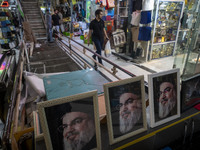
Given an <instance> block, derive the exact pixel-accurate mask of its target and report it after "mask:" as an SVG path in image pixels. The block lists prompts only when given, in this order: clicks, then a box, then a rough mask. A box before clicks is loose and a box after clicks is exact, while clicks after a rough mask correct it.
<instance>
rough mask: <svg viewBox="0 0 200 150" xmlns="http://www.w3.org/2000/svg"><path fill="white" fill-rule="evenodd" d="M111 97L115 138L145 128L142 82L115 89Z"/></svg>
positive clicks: (112, 90)
mask: <svg viewBox="0 0 200 150" xmlns="http://www.w3.org/2000/svg"><path fill="white" fill-rule="evenodd" d="M109 95H110V100H111V106H112V108H111V115H112V123H113V134H114V137H115V138H116V137H119V136H121V135H125V134H128V133H130V132H132V131H135V130H137V129H139V128H141V127H142V126H143V122H142V120H143V118H142V100H141V84H140V81H137V82H134V83H129V84H125V85H120V86H118V87H113V88H112V89H110V91H109Z"/></svg>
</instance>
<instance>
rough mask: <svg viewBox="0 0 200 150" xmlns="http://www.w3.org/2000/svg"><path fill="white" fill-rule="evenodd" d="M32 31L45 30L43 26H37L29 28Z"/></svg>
mask: <svg viewBox="0 0 200 150" xmlns="http://www.w3.org/2000/svg"><path fill="white" fill-rule="evenodd" d="M31 28H32V30H36V29H45V28H44V26H39V27H31Z"/></svg>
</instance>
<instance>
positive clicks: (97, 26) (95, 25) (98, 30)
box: [90, 18, 105, 39]
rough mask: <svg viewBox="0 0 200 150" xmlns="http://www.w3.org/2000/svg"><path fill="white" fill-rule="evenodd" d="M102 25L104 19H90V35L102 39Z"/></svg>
mask: <svg viewBox="0 0 200 150" xmlns="http://www.w3.org/2000/svg"><path fill="white" fill-rule="evenodd" d="M104 27H105V26H104V21H103V20H102V19H100V21H97V19H96V18H95V19H94V20H92V21H91V23H90V30H93V33H92V37H96V38H98V39H103V35H104V31H103V29H104Z"/></svg>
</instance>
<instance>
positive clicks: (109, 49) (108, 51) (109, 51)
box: [104, 40, 111, 57]
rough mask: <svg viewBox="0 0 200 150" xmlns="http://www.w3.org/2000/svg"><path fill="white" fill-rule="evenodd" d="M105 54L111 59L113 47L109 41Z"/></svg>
mask: <svg viewBox="0 0 200 150" xmlns="http://www.w3.org/2000/svg"><path fill="white" fill-rule="evenodd" d="M104 54H105V56H106V57H109V56H110V55H111V47H110V41H109V40H108V42H107V43H106V45H105V51H104Z"/></svg>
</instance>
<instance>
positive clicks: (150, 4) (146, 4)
mask: <svg viewBox="0 0 200 150" xmlns="http://www.w3.org/2000/svg"><path fill="white" fill-rule="evenodd" d="M153 9H154V0H143V1H142V10H143V11H149V10H153Z"/></svg>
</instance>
